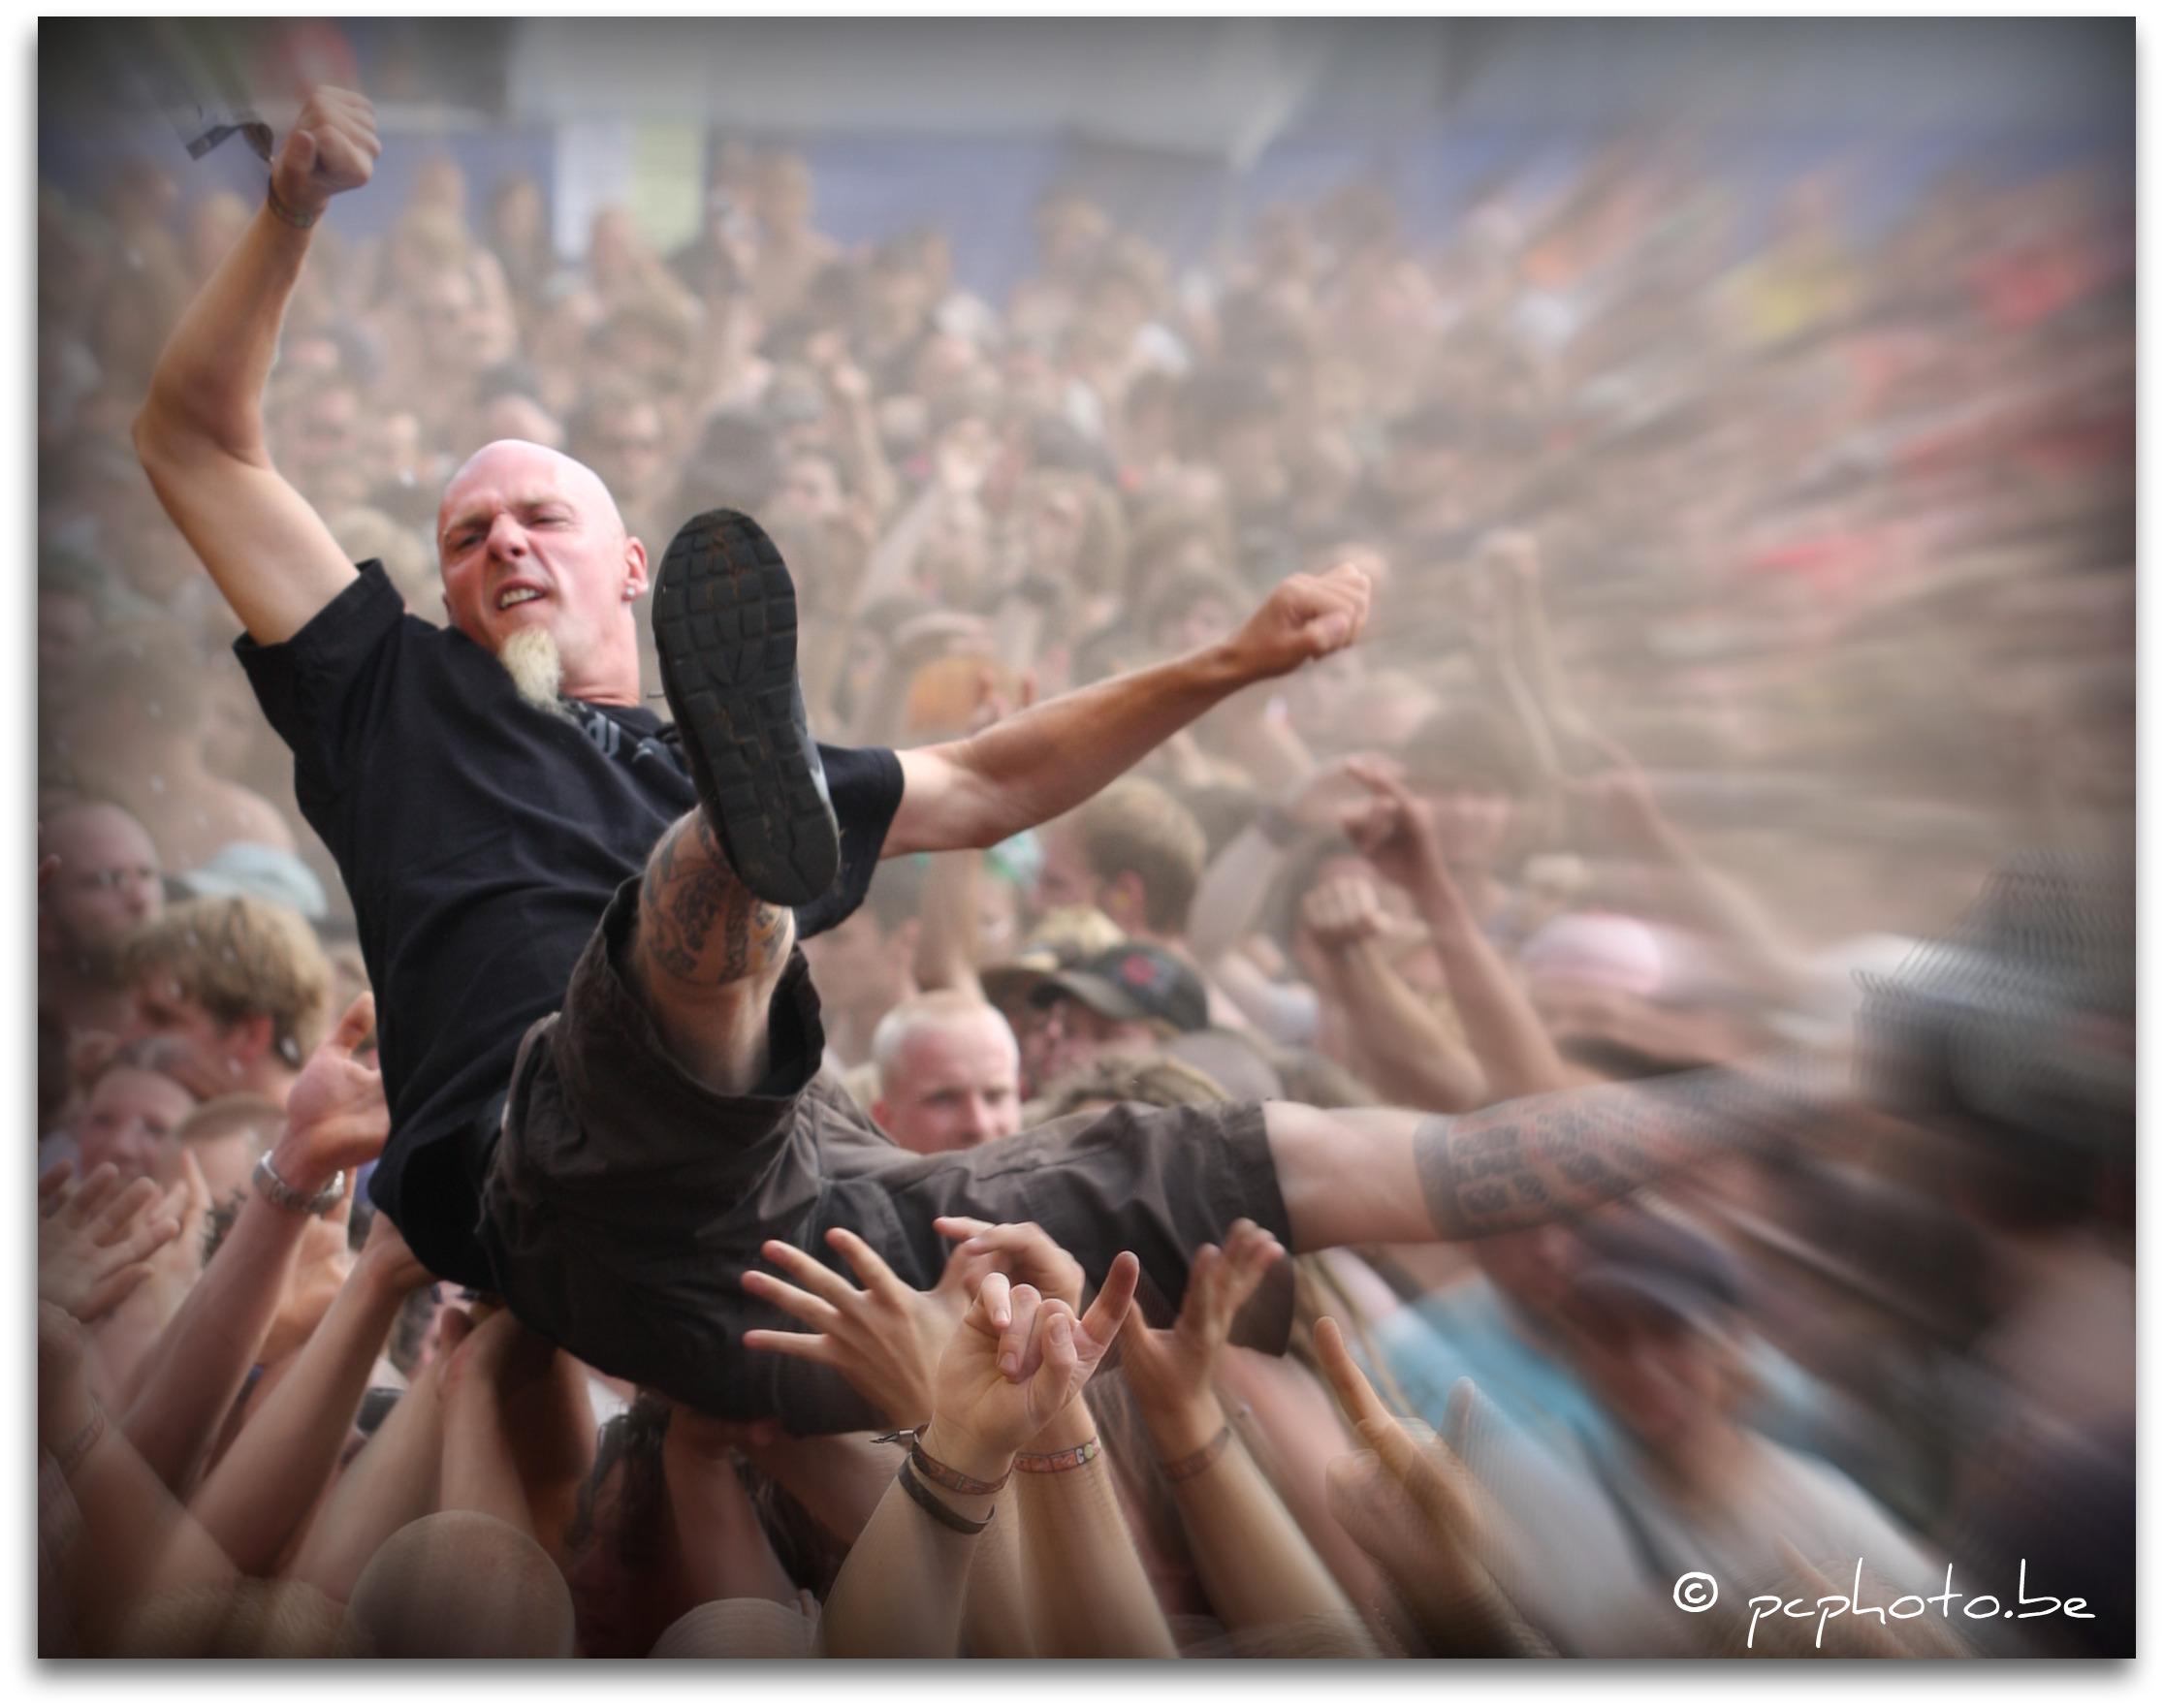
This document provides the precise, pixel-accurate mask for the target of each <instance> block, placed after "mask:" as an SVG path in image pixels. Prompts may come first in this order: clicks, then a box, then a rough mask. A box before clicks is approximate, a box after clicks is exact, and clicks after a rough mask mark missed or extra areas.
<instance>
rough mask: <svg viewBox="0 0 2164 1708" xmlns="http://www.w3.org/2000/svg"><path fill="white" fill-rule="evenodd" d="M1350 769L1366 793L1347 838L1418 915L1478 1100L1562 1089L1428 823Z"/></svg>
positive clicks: (1377, 774)
mask: <svg viewBox="0 0 2164 1708" xmlns="http://www.w3.org/2000/svg"><path fill="white" fill-rule="evenodd" d="M1351 769H1352V772H1353V775H1354V776H1356V777H1358V778H1359V779H1360V781H1361V782H1363V783H1365V784H1366V785H1367V786H1368V788H1369V790H1370V791H1372V794H1371V797H1370V799H1369V800H1368V801H1366V802H1365V803H1363V804H1362V805H1361V806H1360V807H1358V808H1356V809H1355V810H1354V811H1353V814H1352V815H1351V816H1350V818H1349V819H1348V822H1347V825H1346V830H1347V833H1348V834H1349V835H1350V836H1351V837H1352V838H1353V840H1354V841H1355V842H1357V843H1358V844H1359V846H1360V850H1361V852H1362V853H1364V854H1365V855H1366V856H1367V857H1368V860H1369V862H1370V864H1372V865H1373V866H1374V867H1375V869H1376V870H1378V871H1380V872H1381V873H1382V874H1383V875H1384V877H1385V878H1387V879H1389V880H1390V881H1391V882H1392V883H1394V884H1397V885H1400V886H1401V887H1402V888H1403V889H1404V890H1405V891H1406V893H1407V894H1408V895H1410V896H1411V897H1412V898H1413V902H1414V905H1415V906H1416V907H1417V908H1419V910H1420V917H1421V919H1422V920H1424V921H1425V922H1426V924H1427V928H1428V940H1429V941H1430V942H1431V943H1432V944H1433V945H1434V947H1435V953H1436V958H1437V959H1438V960H1440V961H1441V962H1442V964H1443V974H1444V977H1445V978H1446V979H1448V981H1449V986H1450V1000H1451V1001H1452V1002H1453V1003H1455V1004H1456V1006H1457V1011H1458V1018H1459V1019H1460V1020H1462V1021H1463V1022H1464V1024H1465V1036H1466V1041H1467V1042H1468V1043H1470V1044H1471V1045H1472V1047H1473V1054H1474V1055H1475V1056H1476V1057H1477V1058H1479V1060H1480V1071H1481V1073H1482V1075H1483V1076H1484V1088H1483V1094H1482V1096H1481V1099H1480V1100H1481V1101H1482V1102H1487V1103H1500V1102H1503V1101H1505V1100H1507V1099H1509V1098H1512V1097H1523V1096H1528V1095H1530V1094H1531V1093H1533V1092H1535V1091H1557V1090H1560V1089H1561V1088H1562V1087H1564V1086H1566V1085H1568V1084H1569V1083H1570V1074H1569V1072H1568V1070H1566V1068H1565V1067H1564V1065H1563V1059H1562V1057H1560V1056H1559V1055H1557V1054H1556V1050H1555V1044H1554V1042H1553V1040H1552V1039H1550V1038H1549V1036H1548V1034H1547V1028H1546V1027H1544V1026H1543V1025H1542V1024H1541V1017H1540V1016H1539V1015H1538V1014H1537V1013H1535V1012H1534V1009H1533V1003H1532V1000H1531V998H1530V997H1528V996H1526V995H1525V993H1524V991H1522V990H1521V989H1519V987H1518V983H1517V981H1516V980H1515V979H1513V978H1512V976H1511V973H1510V969H1509V968H1508V967H1506V966H1505V965H1503V958H1502V957H1501V956H1500V955H1498V954H1497V953H1496V952H1495V949H1494V947H1493V945H1491V944H1490V943H1489V942H1488V940H1487V938H1486V937H1485V936H1483V935H1482V934H1481V933H1480V922H1479V921H1478V920H1477V919H1475V918H1474V917H1473V911H1472V909H1471V908H1469V907H1468V906H1467V905H1466V904H1465V897H1464V895H1463V894H1462V893H1461V892H1460V891H1459V889H1458V887H1457V884H1456V882H1455V881H1454V880H1453V879H1452V878H1451V876H1450V872H1449V868H1448V866H1446V865H1445V864H1444V860H1443V850H1442V847H1441V846H1440V844H1438V843H1437V841H1436V839H1435V826H1434V823H1433V821H1432V820H1431V819H1430V818H1429V817H1428V815H1427V814H1426V813H1425V812H1424V811H1422V810H1421V809H1420V806H1419V804H1418V803H1417V802H1416V801H1415V800H1414V799H1413V797H1412V796H1411V795H1410V794H1408V793H1407V792H1406V789H1405V786H1404V785H1403V784H1402V783H1400V782H1399V781H1398V780H1397V779H1396V778H1395V777H1393V776H1391V775H1388V774H1387V773H1385V772H1384V771H1382V770H1380V769H1379V768H1377V767H1375V766H1372V765H1365V764H1361V763H1359V762H1358V761H1354V762H1353V765H1352V768H1351ZM1436 1107H1438V1108H1446V1109H1447V1108H1448V1107H1450V1105H1448V1104H1439V1105H1436ZM1460 1107H1463V1106H1462V1105H1460Z"/></svg>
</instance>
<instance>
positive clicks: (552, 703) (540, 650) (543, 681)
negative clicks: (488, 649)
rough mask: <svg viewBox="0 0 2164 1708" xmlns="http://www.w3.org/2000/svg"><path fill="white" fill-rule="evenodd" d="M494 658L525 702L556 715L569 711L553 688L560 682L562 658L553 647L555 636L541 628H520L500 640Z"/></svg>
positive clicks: (554, 645)
mask: <svg viewBox="0 0 2164 1708" xmlns="http://www.w3.org/2000/svg"><path fill="white" fill-rule="evenodd" d="M496 662H497V663H498V664H500V665H502V666H503V668H504V669H505V670H506V671H507V672H509V673H510V677H511V684H512V686H514V687H515V688H517V689H518V690H519V698H520V699H522V700H524V701H525V703H526V704H527V705H528V706H537V707H539V708H540V709H541V710H542V711H543V712H555V713H556V714H557V716H559V717H562V716H567V715H569V714H568V713H566V712H564V710H563V702H562V701H560V700H558V699H557V689H558V688H560V687H561V686H562V685H563V658H562V655H561V654H560V653H558V652H557V644H556V636H554V635H552V634H551V633H549V631H548V630H547V629H544V628H527V629H520V630H518V631H517V632H516V633H515V634H513V635H512V636H511V638H510V639H509V640H507V641H505V642H504V643H503V649H502V650H501V651H500V652H498V653H497V654H496Z"/></svg>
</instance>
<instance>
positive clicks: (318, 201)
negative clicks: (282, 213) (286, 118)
mask: <svg viewBox="0 0 2164 1708" xmlns="http://www.w3.org/2000/svg"><path fill="white" fill-rule="evenodd" d="M382 152H383V144H382V143H381V142H379V141H377V139H376V123H375V108H374V107H373V106H372V105H371V104H370V103H369V101H368V98H367V97H366V95H359V94H356V93H354V91H353V90H351V89H338V88H333V87H332V86H331V85H329V84H325V85H324V86H322V87H321V88H318V89H317V90H316V91H315V92H314V93H313V94H312V95H310V96H309V97H308V102H307V105H306V106H305V107H303V108H302V109H301V116H300V117H299V118H298V119H297V120H295V121H294V126H293V130H292V132H291V133H290V134H289V135H288V136H287V137H286V140H285V145H284V146H283V147H281V148H280V149H279V150H278V157H277V159H276V160H275V161H274V162H273V163H272V164H271V194H272V195H273V196H275V197H276V198H277V200H278V205H279V206H281V207H283V208H285V209H286V210H287V211H288V212H289V213H292V214H295V215H297V216H299V217H300V218H302V219H306V220H310V221H312V220H313V219H314V218H315V217H316V216H317V215H319V214H321V213H322V212H323V210H324V209H325V208H326V207H328V206H330V205H331V198H332V197H334V196H335V195H337V194H339V193H340V192H341V191H344V190H357V189H359V188H360V187H361V186H362V185H363V184H365V183H366V182H367V181H368V179H369V178H370V177H371V176H372V175H374V173H375V161H376V156H377V155H378V154H381V153H382Z"/></svg>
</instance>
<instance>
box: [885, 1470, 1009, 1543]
mask: <svg viewBox="0 0 2164 1708" xmlns="http://www.w3.org/2000/svg"><path fill="white" fill-rule="evenodd" d="M894 1480H895V1481H896V1482H898V1483H900V1484H901V1485H902V1486H903V1488H904V1489H906V1490H907V1491H908V1496H909V1499H910V1500H912V1501H914V1502H916V1503H917V1504H918V1505H919V1506H921V1507H923V1508H924V1509H925V1511H927V1512H929V1513H930V1514H931V1515H932V1516H933V1517H934V1518H936V1519H938V1520H939V1522H940V1523H941V1524H943V1525H945V1526H946V1527H947V1529H949V1530H951V1531H953V1532H955V1533H956V1534H960V1535H965V1536H973V1535H975V1534H977V1533H978V1532H979V1531H981V1530H983V1529H984V1527H985V1526H986V1525H988V1524H990V1523H991V1522H992V1514H991V1513H989V1512H987V1513H986V1514H985V1515H984V1516H983V1517H982V1518H964V1517H963V1516H962V1514H961V1513H959V1512H957V1511H955V1510H954V1508H953V1507H951V1506H949V1505H948V1504H947V1503H946V1502H944V1501H942V1500H940V1499H939V1496H937V1495H935V1494H934V1493H933V1492H932V1491H931V1490H930V1489H928V1488H926V1487H925V1486H924V1485H923V1484H922V1483H920V1482H918V1481H917V1479H916V1473H915V1472H913V1471H910V1469H909V1462H908V1461H907V1459H905V1460H903V1461H902V1463H901V1464H900V1465H898V1466H896V1467H895V1471H894Z"/></svg>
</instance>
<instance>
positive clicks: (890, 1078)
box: [872, 991, 1022, 1156]
mask: <svg viewBox="0 0 2164 1708" xmlns="http://www.w3.org/2000/svg"><path fill="white" fill-rule="evenodd" d="M872 1060H873V1061H874V1062H875V1064H876V1065H877V1067H878V1071H879V1095H878V1098H877V1100H876V1101H875V1102H874V1103H873V1105H872V1119H873V1120H874V1121H875V1122H877V1123H879V1127H880V1130H881V1131H883V1132H885V1133H886V1134H887V1136H888V1137H889V1138H891V1139H893V1140H894V1142H895V1143H896V1144H898V1145H900V1146H901V1147H902V1148H903V1149H904V1150H907V1151H914V1152H916V1153H918V1154H920V1155H927V1156H928V1155H931V1154H933V1153H934V1152H938V1151H962V1150H967V1149H968V1148H969V1147H970V1146H971V1145H981V1144H984V1143H986V1142H987V1141H988V1140H992V1139H1003V1138H1005V1137H1006V1136H1007V1135H1008V1134H1009V1133H1016V1132H1020V1131H1021V1130H1022V1094H1021V1078H1022V1058H1021V1051H1020V1049H1019V1048H1018V1047H1017V1046H1016V1044H1015V1041H1014V1032H1013V1029H1012V1028H1010V1027H1008V1025H1007V1023H1006V1017H1005V1016H1004V1015H1002V1013H1001V1012H1000V1011H999V1010H998V1009H997V1008H995V1007H993V1006H992V1004H991V1003H989V1002H987V1001H985V1000H984V999H983V998H982V997H981V996H967V995H965V994H963V993H962V992H960V991H931V992H928V993H926V994H925V995H923V996H911V997H909V998H908V999H907V1001H904V1002H901V1003H898V1004H896V1005H895V1007H894V1008H893V1009H891V1010H890V1011H889V1012H888V1013H887V1016H886V1018H885V1019H883V1020H881V1021H880V1022H879V1025H878V1028H877V1029H876V1030H875V1032H874V1033H873V1034H872Z"/></svg>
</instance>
